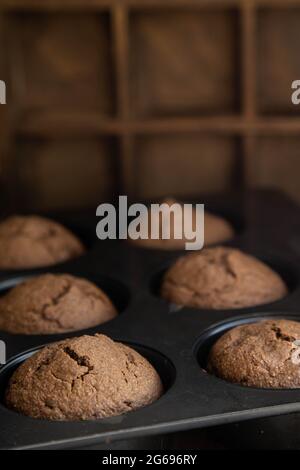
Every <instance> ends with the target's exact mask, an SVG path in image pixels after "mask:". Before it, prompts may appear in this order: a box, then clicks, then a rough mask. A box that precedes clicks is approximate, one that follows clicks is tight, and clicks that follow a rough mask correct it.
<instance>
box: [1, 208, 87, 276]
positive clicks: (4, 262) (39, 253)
mask: <svg viewBox="0 0 300 470" xmlns="http://www.w3.org/2000/svg"><path fill="white" fill-rule="evenodd" d="M84 251H85V249H84V247H83V245H82V243H81V242H80V240H79V239H78V238H77V237H76V236H75V235H73V234H72V233H71V232H70V231H69V230H68V229H66V228H65V227H63V226H62V225H60V224H59V223H57V222H54V221H53V220H50V219H46V218H44V217H38V216H12V217H9V218H7V219H6V220H4V221H2V222H1V223H0V269H26V268H37V267H41V266H50V265H53V264H56V263H61V262H63V261H66V260H68V259H71V258H74V257H77V256H79V255H81V254H83V253H84Z"/></svg>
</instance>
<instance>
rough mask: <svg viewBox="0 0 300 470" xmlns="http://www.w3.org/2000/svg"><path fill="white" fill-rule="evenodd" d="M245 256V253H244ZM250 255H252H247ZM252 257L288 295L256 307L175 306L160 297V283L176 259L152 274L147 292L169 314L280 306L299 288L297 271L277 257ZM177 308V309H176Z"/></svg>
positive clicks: (186, 254)
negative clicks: (186, 310)
mask: <svg viewBox="0 0 300 470" xmlns="http://www.w3.org/2000/svg"><path fill="white" fill-rule="evenodd" d="M245 253H246V254H247V252H245ZM188 254H189V252H186V253H185V254H183V255H182V256H188ZM249 254H252V253H249ZM252 256H254V257H255V258H257V259H258V260H259V261H261V262H263V263H264V264H266V265H267V266H268V267H269V268H271V269H272V270H273V271H274V272H275V273H277V274H278V275H279V276H280V277H281V278H282V280H283V281H284V282H285V284H286V286H287V289H288V293H287V294H286V295H284V296H283V297H281V298H279V299H278V300H275V301H272V302H268V303H263V304H257V305H249V306H247V307H231V308H223V309H219V308H214V309H209V308H200V307H198V308H197V307H191V306H185V305H177V306H176V304H175V303H174V302H168V301H167V300H166V299H163V298H162V297H161V287H162V283H163V280H164V276H165V274H166V273H167V272H168V270H169V269H170V268H171V267H172V265H173V264H174V263H175V262H176V259H175V260H173V261H172V262H169V263H168V266H165V267H164V268H162V269H161V270H158V271H157V272H156V273H154V274H153V275H152V277H151V279H150V282H149V290H150V293H151V294H152V295H153V296H155V297H159V298H161V299H162V300H164V301H165V302H168V305H169V312H173V311H178V310H181V309H182V308H184V307H188V308H189V309H192V310H201V311H202V310H211V311H223V310H224V311H228V312H229V311H232V310H233V311H235V310H236V311H237V310H249V309H253V308H255V309H258V308H261V307H267V306H268V305H277V304H280V303H281V302H284V301H285V300H287V299H288V298H289V296H290V295H291V294H293V293H294V292H295V291H298V290H299V288H300V282H299V280H300V276H299V270H298V268H297V266H296V265H295V264H294V263H293V262H290V261H289V262H287V261H286V260H284V259H283V258H281V257H278V256H276V255H275V256H271V255H263V256H262V255H261V253H259V254H255V253H253V254H252ZM216 295H217V294H216ZM176 307H177V308H176Z"/></svg>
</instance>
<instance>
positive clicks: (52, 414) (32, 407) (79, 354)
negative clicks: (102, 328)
mask: <svg viewBox="0 0 300 470" xmlns="http://www.w3.org/2000/svg"><path fill="white" fill-rule="evenodd" d="M162 392H163V387H162V383H161V380H160V378H159V375H158V374H157V372H156V371H155V369H154V368H153V367H152V365H151V364H150V363H149V362H148V361H147V360H146V359H145V358H144V357H142V356H141V355H140V354H139V353H137V352H136V351H135V350H133V349H131V348H130V347H128V346H126V345H124V344H122V343H116V342H114V341H112V340H111V339H109V338H108V337H107V336H104V335H98V334H97V335H95V336H81V337H78V338H72V339H67V340H64V341H61V342H59V343H53V344H51V345H49V346H46V347H45V348H43V349H42V350H40V351H39V352H37V353H36V354H34V355H33V356H32V357H30V358H29V359H27V360H26V361H25V362H24V363H23V364H22V365H21V366H20V367H19V368H18V369H17V370H16V371H15V372H14V373H13V375H12V377H11V379H10V382H9V384H8V388H7V390H6V396H5V401H6V404H7V406H8V407H9V408H12V409H14V410H15V411H17V412H19V413H22V414H25V415H28V416H31V417H33V418H42V419H49V420H86V419H97V418H105V417H109V416H115V415H119V414H123V413H126V412H128V411H131V410H135V409H137V408H140V407H142V406H145V405H148V404H150V403H152V402H153V401H155V400H157V399H158V398H159V397H160V395H161V394H162Z"/></svg>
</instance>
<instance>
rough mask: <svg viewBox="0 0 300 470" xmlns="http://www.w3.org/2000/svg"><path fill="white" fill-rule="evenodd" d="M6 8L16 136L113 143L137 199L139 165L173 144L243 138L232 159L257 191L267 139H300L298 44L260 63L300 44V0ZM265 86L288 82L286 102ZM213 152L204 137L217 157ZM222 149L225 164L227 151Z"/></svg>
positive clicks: (116, 0)
mask: <svg viewBox="0 0 300 470" xmlns="http://www.w3.org/2000/svg"><path fill="white" fill-rule="evenodd" d="M0 11H2V12H3V14H4V15H6V16H5V17H6V18H7V24H9V27H8V28H7V31H6V48H5V49H6V52H7V55H8V56H9V54H10V52H9V51H11V52H13V53H12V61H11V63H10V65H8V66H7V68H6V70H5V76H8V77H9V76H11V80H12V85H13V95H14V96H13V99H14V110H15V111H14V119H13V121H12V123H11V124H12V125H10V126H9V127H10V129H11V127H13V131H11V134H12V135H14V136H15V139H16V140H17V139H19V138H21V139H25V140H29V141H30V140H32V139H48V140H49V139H50V140H57V139H61V140H64V139H69V138H70V137H71V138H72V139H83V138H89V137H90V138H91V139H94V138H99V139H101V138H103V137H104V138H106V137H108V138H110V137H112V139H113V141H114V142H115V141H116V142H117V145H116V147H117V149H118V150H117V153H118V161H119V169H120V172H121V182H122V185H121V188H120V191H122V192H123V191H126V192H127V193H128V194H130V195H131V196H134V195H136V191H138V190H137V180H138V179H139V168H140V167H139V165H138V164H137V162H138V161H142V160H143V155H144V154H145V155H146V158H148V159H149V156H148V153H147V152H150V150H149V149H152V150H153V151H154V152H155V151H157V152H158V155H159V158H160V155H163V154H164V150H163V149H164V145H166V149H167V151H166V153H167V152H168V147H167V144H168V142H170V141H169V140H168V139H170V138H172V137H173V136H174V139H176V138H178V139H179V140H180V139H181V138H182V139H185V135H191V136H192V137H191V139H194V135H198V134H201V135H205V134H209V135H212V136H216V137H219V136H221V138H223V137H224V139H225V141H226V143H225V147H226V145H228V149H229V147H230V146H231V147H232V148H236V145H235V139H236V138H237V139H238V141H239V146H238V150H237V155H238V156H237V158H236V159H234V158H233V160H236V161H237V165H238V167H239V168H240V169H242V172H243V174H241V178H240V180H241V181H243V183H244V184H245V185H247V181H248V174H249V167H250V165H249V161H251V160H252V159H253V157H254V156H255V155H256V153H257V152H256V142H257V139H259V138H260V137H261V136H271V137H272V138H277V136H282V137H285V136H293V137H297V135H300V111H298V109H292V107H291V106H290V104H289V94H290V89H289V83H291V77H290V76H289V73H290V70H292V72H293V74H294V75H295V76H293V77H292V79H296V78H299V76H296V75H297V70H298V69H299V75H300V62H298V59H297V54H298V51H297V48H296V45H297V44H293V45H294V48H293V50H292V51H290V50H289V48H288V47H286V48H285V47H284V45H283V46H282V52H281V60H282V61H283V62H284V61H285V64H284V66H282V64H281V63H278V64H277V61H276V60H275V59H274V61H273V62H274V63H271V62H270V63H268V67H267V68H266V66H265V63H264V60H263V59H262V58H261V56H260V51H261V49H262V48H263V51H264V57H267V56H268V57H269V56H272V57H273V56H274V57H275V55H276V54H275V52H274V51H276V50H277V49H276V48H278V44H277V43H279V44H281V41H282V38H287V39H286V40H287V46H288V44H291V43H292V42H293V43H295V42H297V41H296V40H294V36H293V35H296V34H299V40H300V33H298V32H297V31H300V28H299V27H298V28H297V24H296V22H295V21H296V20H295V18H297V19H299V21H300V1H299V0H88V1H87V0H64V2H62V1H61V0H43V1H41V0H2V1H1V5H0ZM278 15H279V19H280V18H281V15H284V18H285V20H284V21H283V22H282V24H283V27H282V31H279V29H280V28H279V27H278V25H279V20H278ZM8 22H9V23H8ZM73 23H74V24H75V27H74V28H73V27H72V25H73ZM62 24H64V25H65V24H67V29H66V30H65V29H63V28H64V27H63V26H62ZM280 24H281V23H280ZM290 25H291V28H292V32H291V33H290V35H289V29H290V27H289V26H290ZM72 28H73V29H74V30H73V29H72ZM76 29H80V35H81V36H80V40H79V39H78V37H77V34H76ZM66 31H67V33H66ZM74 31H75V33H74ZM266 31H267V36H266ZM297 37H298V36H297ZM268 38H271V40H270V39H268ZM296 39H297V38H296ZM276 41H277V43H276ZM288 41H290V42H288ZM272 54H273V55H272ZM48 62H49V63H48ZM290 64H291V66H290V67H289V66H287V65H290ZM26 67H27V68H26ZM282 67H283V69H282ZM78 77H79V79H80V80H81V82H80V83H79V84H78V83H76V80H77V79H78ZM264 80H266V81H267V80H273V81H274V82H276V80H277V82H276V83H275V84H274V83H273V82H272V86H273V85H274V90H275V91H276V93H277V92H278V93H277V94H278V96H279V95H280V100H281V101H280V100H279V99H278V102H277V101H276V99H277V98H276V93H275V92H274V93H273V94H271V93H270V94H267V93H265V86H264V83H263V84H262V82H264ZM276 87H277V88H276ZM44 90H45V96H44V95H43V91H44ZM285 93H286V95H285ZM57 103H59V104H60V106H59V109H57ZM282 103H286V106H283V104H282ZM85 104H86V106H85ZM164 136H166V142H167V143H166V142H165V141H164ZM143 139H145V142H144V141H143V142H142V144H141V145H140V142H141V141H142V140H143ZM151 139H153V142H154V143H153V146H152V144H151V142H150V141H151ZM156 139H161V140H160V141H159V143H157V142H156ZM229 141H230V143H229V144H228V142H229ZM181 143H182V140H180V145H181ZM113 145H114V146H115V143H114V144H113ZM182 145H183V144H182ZM194 145H199V142H198V141H197V140H195V143H194ZM212 147H213V145H211V142H206V141H205V143H204V148H205V149H208V154H209V149H210V148H212ZM137 148H139V149H141V150H140V151H137ZM265 148H266V151H268V148H269V147H268V146H266V147H265ZM157 149H158V150H157ZM228 149H227V150H225V152H224V159H230V157H229V153H228V152H229V150H228ZM196 150H197V149H196ZM11 151H12V152H13V150H11ZM143 152H144V154H143ZM170 152H174V148H173V147H171V146H170ZM212 152H213V155H215V153H217V152H220V157H219V158H220V159H222V158H223V153H222V145H221V144H220V145H219V146H218V148H217V150H216V149H214V150H212ZM214 152H215V153H214ZM226 152H227V153H226ZM106 153H107V155H109V151H108V152H106ZM191 153H193V152H192V151H191ZM182 154H183V152H182ZM182 154H180V155H182ZM195 155H196V156H197V151H195ZM162 158H163V157H162ZM201 158H203V156H202V154H201V152H199V159H201ZM213 158H215V156H214V157H213ZM166 167H167V165H166Z"/></svg>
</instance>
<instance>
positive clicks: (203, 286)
mask: <svg viewBox="0 0 300 470" xmlns="http://www.w3.org/2000/svg"><path fill="white" fill-rule="evenodd" d="M287 292H288V289H287V286H286V285H285V283H284V281H283V280H282V279H281V277H280V276H279V275H278V274H277V273H276V272H274V271H273V270H272V269H271V268H270V267H269V266H267V265H266V264H264V263H262V262H261V261H259V260H258V259H256V258H254V257H253V256H250V255H247V254H245V253H243V252H242V251H240V250H237V249H234V248H226V247H215V248H206V249H204V250H202V251H200V252H197V253H192V254H189V255H186V256H183V257H181V258H179V259H178V260H177V261H176V262H175V264H174V265H173V266H172V267H171V268H170V269H169V270H168V271H167V272H166V274H165V275H164V278H163V282H162V287H161V295H162V297H163V298H165V299H166V300H168V301H169V302H172V303H175V304H177V305H186V306H190V307H196V308H202V309H205V308H206V309H229V308H243V307H252V306H255V305H260V304H265V303H269V302H273V301H275V300H278V299H280V298H282V297H284V296H285V295H286V294H287Z"/></svg>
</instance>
